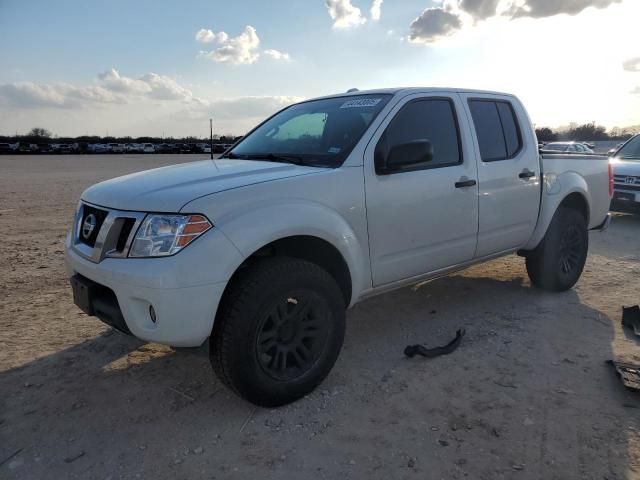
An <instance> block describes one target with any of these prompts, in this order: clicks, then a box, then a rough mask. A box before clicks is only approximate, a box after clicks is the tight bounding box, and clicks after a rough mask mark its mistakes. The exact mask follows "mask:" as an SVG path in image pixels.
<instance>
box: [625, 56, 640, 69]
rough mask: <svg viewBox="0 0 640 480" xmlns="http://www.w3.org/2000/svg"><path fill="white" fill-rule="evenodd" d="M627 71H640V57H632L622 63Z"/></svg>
mask: <svg viewBox="0 0 640 480" xmlns="http://www.w3.org/2000/svg"><path fill="white" fill-rule="evenodd" d="M622 68H624V69H625V70H626V71H627V72H640V57H635V58H630V59H629V60H626V61H625V62H624V63H623V64H622Z"/></svg>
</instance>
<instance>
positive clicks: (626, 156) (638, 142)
mask: <svg viewBox="0 0 640 480" xmlns="http://www.w3.org/2000/svg"><path fill="white" fill-rule="evenodd" d="M616 157H618V158H619V159H621V160H638V161H640V135H636V136H635V137H634V138H632V139H631V140H629V141H628V142H627V143H626V144H625V145H624V146H623V147H622V148H621V149H620V150H618V153H616Z"/></svg>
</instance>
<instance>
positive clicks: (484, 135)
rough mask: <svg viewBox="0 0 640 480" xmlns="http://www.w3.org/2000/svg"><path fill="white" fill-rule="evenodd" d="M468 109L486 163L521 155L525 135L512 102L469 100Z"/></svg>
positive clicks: (481, 154)
mask: <svg viewBox="0 0 640 480" xmlns="http://www.w3.org/2000/svg"><path fill="white" fill-rule="evenodd" d="M469 109H470V110H471V116H472V118H473V124H474V126H475V130H476V135H477V137H478V146H479V147H480V156H481V158H482V161H483V162H494V161H497V160H507V159H510V158H513V157H515V156H516V155H517V154H518V152H519V151H520V150H521V149H522V135H521V134H520V127H519V125H518V120H517V118H516V115H515V112H514V111H513V107H512V106H511V104H510V103H509V102H505V101H494V100H484V99H482V100H479V99H478V100H470V101H469Z"/></svg>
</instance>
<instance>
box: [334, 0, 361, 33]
mask: <svg viewBox="0 0 640 480" xmlns="http://www.w3.org/2000/svg"><path fill="white" fill-rule="evenodd" d="M325 5H326V6H327V10H328V11H329V16H330V17H331V20H333V28H351V27H357V26H359V25H362V24H363V23H365V22H366V21H367V19H366V18H364V17H363V16H362V12H361V11H360V9H359V8H358V7H354V6H353V5H352V4H351V0H325Z"/></svg>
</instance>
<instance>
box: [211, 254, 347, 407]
mask: <svg viewBox="0 0 640 480" xmlns="http://www.w3.org/2000/svg"><path fill="white" fill-rule="evenodd" d="M229 288H230V291H229V293H228V295H225V300H224V301H223V304H222V305H221V310H220V314H219V315H218V316H217V317H216V324H215V326H214V331H213V334H212V336H211V341H210V342H211V348H210V351H211V354H210V358H211V364H212V366H213V369H214V371H215V372H216V374H217V375H218V377H219V378H220V379H221V380H222V382H223V383H225V384H226V385H227V386H229V387H230V388H231V389H232V390H234V391H235V392H236V393H237V394H239V395H240V396H241V397H243V398H245V399H246V400H248V401H250V402H252V403H254V404H257V405H261V406H265V407H275V406H279V405H284V404H286V403H290V402H292V401H294V400H297V399H299V398H301V397H303V396H304V395H306V394H308V393H309V392H311V391H312V390H313V389H314V388H315V387H316V386H317V385H318V384H319V383H320V382H321V381H322V380H323V379H324V378H325V377H326V376H327V374H328V373H329V371H330V370H331V368H332V367H333V365H334V363H335V361H336V359H337V357H338V354H339V352H340V349H341V347H342V341H343V339H344V331H345V302H344V297H343V295H342V292H341V291H340V289H339V287H338V285H337V284H336V282H335V281H334V279H333V277H331V275H329V273H327V272H326V271H325V270H323V269H322V268H320V267H319V266H317V265H315V264H313V263H310V262H307V261H305V260H299V259H295V258H283V257H274V258H266V259H264V260H261V261H259V262H256V263H255V264H254V265H252V266H249V267H248V268H247V269H246V271H244V272H242V273H240V274H239V277H238V278H237V279H235V280H234V282H233V284H232V285H230V287H229Z"/></svg>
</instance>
